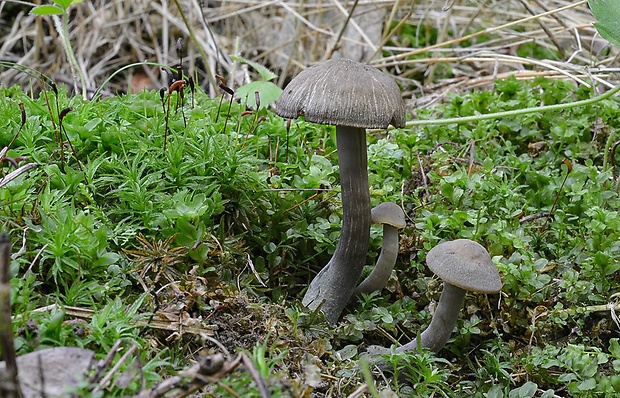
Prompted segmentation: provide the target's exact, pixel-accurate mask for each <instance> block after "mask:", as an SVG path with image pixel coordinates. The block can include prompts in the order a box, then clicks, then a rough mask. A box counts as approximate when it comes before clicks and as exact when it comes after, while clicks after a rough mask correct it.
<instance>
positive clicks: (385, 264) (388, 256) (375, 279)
mask: <svg viewBox="0 0 620 398" xmlns="http://www.w3.org/2000/svg"><path fill="white" fill-rule="evenodd" d="M397 257H398V228H396V227H393V226H391V225H388V224H383V243H382V245H381V253H379V258H378V259H377V263H376V264H375V268H373V270H372V271H371V272H370V275H368V277H366V279H364V280H363V281H362V283H360V284H359V286H358V287H357V288H356V289H355V291H354V292H353V295H354V296H359V295H360V294H362V293H366V294H368V293H372V292H374V291H377V290H381V289H383V288H384V287H385V285H386V284H387V281H388V279H389V278H390V275H391V274H392V270H393V269H394V265H395V264H396V258H397Z"/></svg>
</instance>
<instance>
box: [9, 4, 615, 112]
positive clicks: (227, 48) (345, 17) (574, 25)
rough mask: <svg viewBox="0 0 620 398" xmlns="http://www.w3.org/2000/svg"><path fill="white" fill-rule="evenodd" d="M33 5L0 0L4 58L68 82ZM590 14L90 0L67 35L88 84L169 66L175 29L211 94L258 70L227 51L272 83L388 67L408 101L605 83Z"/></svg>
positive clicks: (132, 80) (155, 73) (114, 87)
mask: <svg viewBox="0 0 620 398" xmlns="http://www.w3.org/2000/svg"><path fill="white" fill-rule="evenodd" d="M29 10H30V6H28V5H26V3H25V2H13V1H2V2H0V18H1V20H0V22H1V23H0V37H1V39H0V43H2V46H1V47H0V60H2V61H5V62H14V63H18V64H20V65H26V66H29V67H32V68H34V69H36V70H37V71H40V72H42V73H44V74H46V75H48V76H50V77H52V78H53V79H56V80H57V81H63V82H66V83H69V84H72V83H73V79H72V72H71V69H70V64H69V63H68V62H66V59H65V55H64V51H63V49H62V46H61V45H60V44H59V43H60V42H59V41H58V40H56V35H57V34H56V30H55V29H54V20H53V18H52V17H43V18H41V17H36V16H34V15H29V14H28V12H29ZM351 10H353V12H352V13H351ZM592 22H593V17H592V15H591V13H590V11H589V9H588V6H587V4H586V2H585V1H579V2H572V1H562V0H555V1H554V0H535V1H526V0H511V1H492V0H484V1H480V2H477V4H473V3H471V2H467V1H461V0H456V1H445V2H444V1H439V0H437V1H428V0H427V1H421V2H407V1H388V0H361V1H350V2H340V1H333V0H332V1H330V0H313V1H307V2H301V1H252V0H231V1H206V2H204V1H203V2H200V1H198V0H191V1H186V2H180V1H178V0H173V1H155V2H153V1H144V0H137V1H131V2H129V1H100V0H97V1H92V2H85V3H83V4H81V5H80V6H77V7H72V9H71V26H70V32H71V42H72V43H73V46H74V47H75V49H76V55H77V58H78V60H79V64H80V67H81V68H82V70H83V71H84V74H85V76H86V80H87V85H88V89H89V90H90V91H91V92H92V91H94V90H96V89H97V88H98V87H100V86H101V84H102V83H103V82H104V81H105V80H106V79H108V77H110V76H111V75H113V74H114V73H115V72H116V71H118V70H120V69H122V68H123V67H125V66H127V65H130V64H133V63H136V62H140V61H151V62H156V63H159V64H165V65H172V64H175V63H176V62H177V55H176V54H177V53H176V47H175V43H176V40H177V39H179V38H181V39H183V41H184V47H185V48H186V49H187V50H186V51H187V53H186V54H185V55H184V57H185V60H186V61H187V62H188V64H189V70H190V71H192V72H195V73H196V74H197V75H198V81H199V82H200V83H201V85H202V86H203V87H204V88H205V89H206V91H207V92H210V93H211V94H212V95H215V94H216V92H215V89H214V88H213V87H215V86H216V85H215V78H214V75H215V74H216V73H217V74H219V75H222V76H225V77H226V78H227V79H228V80H229V81H230V82H234V84H233V85H231V87H233V88H234V86H241V85H243V84H245V83H247V82H249V81H250V80H252V79H253V78H255V76H253V75H252V71H249V70H248V69H247V65H240V64H239V63H238V62H235V61H233V59H232V58H231V56H243V57H245V58H246V59H250V60H252V61H255V62H258V63H260V64H263V65H265V66H267V67H269V68H270V69H272V70H273V71H275V72H276V73H277V74H278V75H279V79H278V81H277V84H278V85H279V86H282V85H284V84H285V83H286V82H287V81H288V80H289V79H290V78H291V77H292V76H295V75H296V74H297V73H298V72H299V71H300V70H302V69H304V68H305V67H307V66H308V65H311V64H313V63H315V62H317V61H320V60H322V59H327V58H330V57H338V56H342V57H347V58H351V59H353V60H358V61H361V62H368V63H370V64H372V65H374V66H376V67H378V68H380V69H383V70H386V71H389V72H390V73H391V74H393V75H395V76H396V78H397V80H398V82H399V84H400V85H401V86H402V87H403V89H404V96H405V98H406V99H408V100H409V103H410V105H411V107H412V108H416V107H420V106H426V105H428V104H430V103H432V102H434V101H436V100H438V99H440V98H442V97H443V96H445V94H446V93H447V92H450V91H456V90H469V89H473V88H479V87H483V86H488V85H489V84H490V83H491V82H492V81H493V79H496V78H505V77H507V76H510V75H515V76H517V77H518V78H519V79H532V78H534V77H535V76H547V77H554V78H561V79H570V80H573V81H575V82H579V83H582V84H583V83H584V82H587V81H589V80H590V79H592V78H594V79H596V80H598V81H601V82H602V83H603V86H605V85H608V83H605V80H606V79H608V78H609V75H610V74H611V73H613V72H614V71H615V69H614V65H615V60H616V57H617V52H615V51H610V49H609V48H608V46H607V42H606V41H605V40H603V39H601V38H600V36H597V34H596V31H595V29H594V28H593V26H592ZM411 30H415V31H414V32H411ZM405 31H406V33H407V34H403V33H405ZM412 37H413V38H415V39H414V40H412V39H411V38H412ZM547 50H548V51H547ZM0 81H2V82H3V84H4V85H7V86H10V85H13V84H21V85H23V86H28V85H29V84H31V79H30V78H29V77H28V76H27V75H26V74H24V73H21V72H20V71H19V70H15V69H5V70H3V71H2V72H1V73H0ZM163 84H164V83H163V79H162V77H161V76H160V72H159V70H158V67H157V66H141V67H135V68H131V69H128V70H126V71H124V72H123V73H121V74H119V75H118V76H117V77H116V78H114V79H113V80H112V82H111V83H110V84H108V85H107V87H105V90H106V92H108V93H117V92H125V91H127V90H132V91H140V90H141V89H142V88H159V87H160V86H162V85H163ZM586 84H588V83H586Z"/></svg>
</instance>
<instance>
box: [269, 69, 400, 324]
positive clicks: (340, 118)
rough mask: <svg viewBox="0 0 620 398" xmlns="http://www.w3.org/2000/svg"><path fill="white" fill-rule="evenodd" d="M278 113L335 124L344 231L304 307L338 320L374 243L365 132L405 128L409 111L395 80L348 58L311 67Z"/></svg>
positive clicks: (280, 104)
mask: <svg viewBox="0 0 620 398" xmlns="http://www.w3.org/2000/svg"><path fill="white" fill-rule="evenodd" d="M275 112H276V113H277V114H278V115H280V116H282V117H286V118H289V119H292V118H297V117H299V116H303V117H304V118H305V120H306V121H309V122H314V123H321V124H330V125H335V126H336V146H337V149H338V158H339V160H338V163H339V166H340V185H341V196H342V213H343V214H342V227H341V233H340V240H339V241H338V245H337V246H336V250H335V251H334V254H333V256H332V258H331V260H330V261H329V262H328V263H327V265H326V266H325V267H324V268H323V269H322V270H321V271H320V272H319V273H318V274H317V276H316V277H315V278H314V279H313V281H312V282H311V283H310V286H309V287H308V291H307V292H306V295H305V296H304V298H303V301H302V302H303V304H304V305H306V306H308V307H309V308H310V309H316V308H318V307H319V306H320V307H321V310H322V311H323V312H324V313H325V315H326V317H327V320H328V321H329V322H332V323H334V322H336V321H337V320H338V318H339V317H340V314H341V312H342V310H343V309H344V307H345V305H346V304H347V302H348V301H349V298H350V297H351V295H352V293H353V290H354V289H355V284H356V283H357V280H358V278H359V277H360V275H361V273H362V268H363V267H364V263H365V261H366V254H367V252H368V243H369V239H370V194H369V190H368V170H367V167H368V166H367V153H366V131H365V129H367V128H387V127H388V126H389V125H390V124H392V125H393V126H395V127H404V126H405V108H404V104H403V100H402V97H401V95H400V90H399V88H398V85H397V84H396V83H395V82H394V80H393V79H392V78H391V77H390V76H388V75H386V74H384V73H383V72H381V71H379V70H378V69H376V68H373V67H371V66H368V65H364V64H360V63H358V62H354V61H351V60H348V59H336V60H327V61H323V62H320V63H318V64H316V65H315V66H313V67H311V68H308V69H306V70H304V71H303V72H301V73H300V74H299V75H297V76H296V77H295V78H294V79H293V80H291V82H290V83H289V84H288V85H287V86H286V88H285V89H284V91H283V93H282V95H281V96H280V98H279V99H278V101H277V102H276V103H275Z"/></svg>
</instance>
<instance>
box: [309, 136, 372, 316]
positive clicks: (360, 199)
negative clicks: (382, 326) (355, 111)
mask: <svg viewBox="0 0 620 398" xmlns="http://www.w3.org/2000/svg"><path fill="white" fill-rule="evenodd" d="M336 144H337V147H338V164H339V167H340V186H341V197H342V228H341V232H340V240H339V241H338V245H337V246H336V250H335V251H334V254H333V256H332V258H331V260H329V262H328V263H327V265H326V266H325V267H324V268H323V269H322V270H321V271H320V272H319V273H318V274H317V276H316V277H315V278H314V279H313V280H312V282H311V283H310V286H309V287H308V291H307V292H306V295H305V296H304V298H303V301H302V302H303V304H304V305H306V306H307V307H309V308H310V309H316V308H318V307H319V306H320V307H321V310H322V311H323V312H324V313H325V315H326V316H327V320H328V321H329V322H332V323H335V322H336V321H337V320H338V318H339V317H340V314H341V312H342V310H343V309H344V307H345V306H346V304H347V302H348V301H349V298H350V297H351V295H352V294H353V290H354V289H355V286H356V284H357V281H358V279H359V277H360V275H361V273H362V269H363V267H364V264H365V262H366V255H367V253H368V245H369V240H370V192H369V188H368V160H367V153H366V131H365V130H364V129H361V128H353V127H343V126H337V127H336Z"/></svg>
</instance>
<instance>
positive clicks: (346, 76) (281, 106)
mask: <svg viewBox="0 0 620 398" xmlns="http://www.w3.org/2000/svg"><path fill="white" fill-rule="evenodd" d="M274 110H275V112H276V113H277V114H278V115H280V116H282V117H286V118H289V119H294V118H297V117H299V116H303V117H304V118H305V119H306V120H307V121H309V122H313V123H321V124H332V125H336V126H348V127H357V128H387V127H388V126H389V125H390V124H391V125H393V126H394V127H404V126H405V106H404V103H403V99H402V97H401V94H400V89H399V88H398V85H397V84H396V82H394V80H393V79H392V78H391V77H390V76H388V75H386V74H385V73H383V72H381V71H380V70H378V69H377V68H374V67H372V66H368V65H365V64H361V63H359V62H354V61H351V60H349V59H330V60H327V61H323V62H320V63H318V64H316V65H314V66H312V67H310V68H308V69H306V70H304V71H302V72H301V73H299V74H298V75H297V76H296V77H295V78H293V80H291V82H290V83H289V84H288V85H287V86H286V87H285V88H284V91H283V92H282V95H281V96H280V98H279V99H278V101H276V103H275V105H274Z"/></svg>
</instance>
